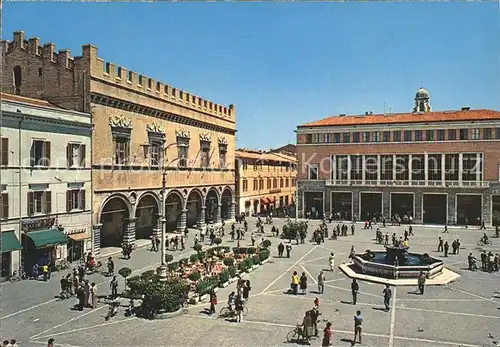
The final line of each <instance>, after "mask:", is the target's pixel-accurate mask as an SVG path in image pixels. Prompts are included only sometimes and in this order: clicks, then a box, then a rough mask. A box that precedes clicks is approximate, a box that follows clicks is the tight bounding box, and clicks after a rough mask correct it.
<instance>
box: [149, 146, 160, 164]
mask: <svg viewBox="0 0 500 347" xmlns="http://www.w3.org/2000/svg"><path fill="white" fill-rule="evenodd" d="M162 158H163V144H162V143H159V142H151V144H150V145H149V165H151V166H159V165H160V163H161V162H162Z"/></svg>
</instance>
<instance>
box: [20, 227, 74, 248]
mask: <svg viewBox="0 0 500 347" xmlns="http://www.w3.org/2000/svg"><path fill="white" fill-rule="evenodd" d="M26 235H27V236H28V237H29V238H30V239H31V240H32V241H33V243H34V244H35V247H36V248H42V247H48V246H53V245H60V244H63V243H68V238H67V237H66V235H64V233H63V232H62V231H59V230H57V229H48V230H39V231H30V232H28V233H26Z"/></svg>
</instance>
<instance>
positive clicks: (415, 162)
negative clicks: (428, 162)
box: [411, 154, 425, 181]
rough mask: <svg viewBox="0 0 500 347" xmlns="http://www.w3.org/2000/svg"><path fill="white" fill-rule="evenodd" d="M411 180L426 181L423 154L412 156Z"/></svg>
mask: <svg viewBox="0 0 500 347" xmlns="http://www.w3.org/2000/svg"><path fill="white" fill-rule="evenodd" d="M411 180H412V181H424V180H425V156H424V155H423V154H413V155H412V156H411Z"/></svg>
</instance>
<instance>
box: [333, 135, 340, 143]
mask: <svg viewBox="0 0 500 347" xmlns="http://www.w3.org/2000/svg"><path fill="white" fill-rule="evenodd" d="M333 142H334V143H340V133H335V134H333Z"/></svg>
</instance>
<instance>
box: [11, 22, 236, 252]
mask: <svg viewBox="0 0 500 347" xmlns="http://www.w3.org/2000/svg"><path fill="white" fill-rule="evenodd" d="M2 49H3V52H4V54H3V61H2V63H3V76H2V79H3V89H4V91H7V92H10V93H13V94H18V95H25V96H30V97H38V98H40V97H41V98H43V99H45V100H47V101H49V102H51V103H54V104H57V105H60V106H62V107H66V108H69V109H74V110H79V111H84V112H89V113H90V114H91V116H92V124H93V127H94V128H93V135H92V151H91V152H92V181H93V194H92V202H91V204H92V210H93V211H92V212H93V214H92V227H93V238H92V239H93V240H94V245H93V246H94V250H95V251H98V250H99V249H100V248H101V247H108V246H120V245H121V243H122V242H125V243H134V242H135V240H136V239H148V238H150V237H151V236H152V235H157V234H159V233H160V232H161V228H162V223H165V227H166V229H167V232H180V231H183V230H184V229H185V228H186V227H197V228H204V227H205V224H206V223H212V222H213V223H217V222H219V221H221V219H222V218H224V219H231V218H233V217H234V209H235V200H234V180H235V172H234V166H233V163H234V141H235V140H234V137H235V132H236V129H235V117H236V111H235V107H234V106H233V105H229V106H227V107H226V106H223V105H221V104H216V103H214V102H212V101H209V100H206V99H202V98H200V97H199V96H196V95H193V94H190V93H188V92H186V91H183V90H179V89H177V88H174V87H172V86H169V85H166V84H163V83H161V82H157V81H155V80H153V79H151V78H149V77H147V76H145V75H141V74H138V73H137V72H135V71H131V70H128V69H126V68H124V67H121V66H118V65H115V64H113V63H110V62H105V61H104V60H103V59H101V58H99V57H98V56H97V48H96V47H95V46H92V45H84V46H83V47H82V55H81V56H77V57H72V56H71V55H70V52H69V51H68V50H59V51H57V52H56V49H55V45H54V44H52V43H46V44H43V45H40V39H39V38H36V37H33V38H30V39H28V40H26V39H25V37H24V33H23V32H21V31H20V32H15V33H14V38H13V40H12V41H3V42H2ZM164 179H165V186H166V194H165V196H163V195H162V186H163V180H164ZM163 215H165V217H166V218H165V220H163V218H162V216H163Z"/></svg>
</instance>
